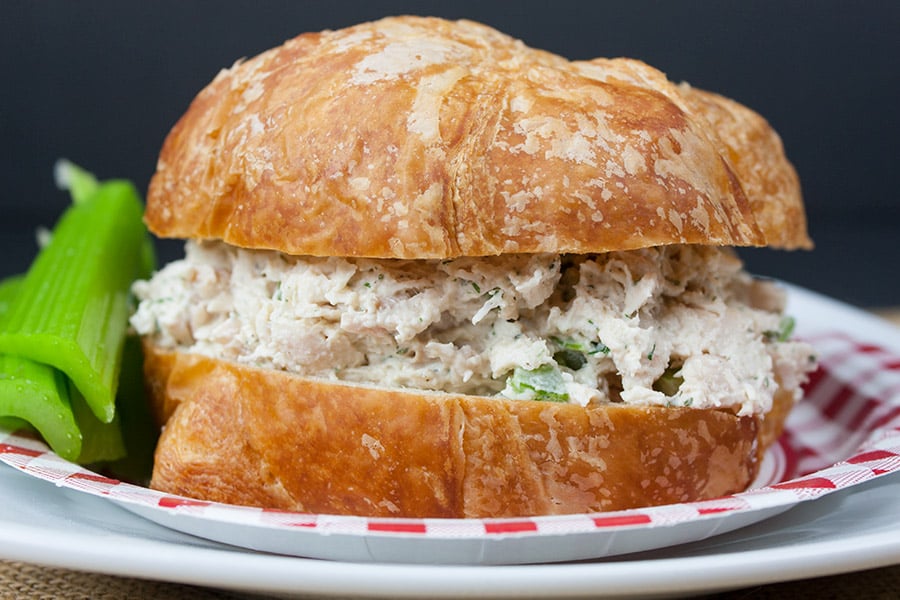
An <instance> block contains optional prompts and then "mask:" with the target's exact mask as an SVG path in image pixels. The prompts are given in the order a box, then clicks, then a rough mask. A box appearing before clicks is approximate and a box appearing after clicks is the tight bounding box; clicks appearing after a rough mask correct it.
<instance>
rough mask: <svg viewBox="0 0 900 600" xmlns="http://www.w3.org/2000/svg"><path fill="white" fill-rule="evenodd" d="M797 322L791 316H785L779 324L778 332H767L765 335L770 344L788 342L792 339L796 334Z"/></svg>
mask: <svg viewBox="0 0 900 600" xmlns="http://www.w3.org/2000/svg"><path fill="white" fill-rule="evenodd" d="M795 326H796V321H795V320H794V317H791V316H790V315H784V316H783V317H781V320H780V321H779V322H778V331H766V332H764V333H763V335H764V336H765V338H766V340H768V341H770V342H786V341H788V340H789V339H791V336H792V335H793V334H794V327H795Z"/></svg>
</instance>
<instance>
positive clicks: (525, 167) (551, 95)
mask: <svg viewBox="0 0 900 600" xmlns="http://www.w3.org/2000/svg"><path fill="white" fill-rule="evenodd" d="M147 202H148V206H147V214H146V221H147V224H148V225H149V227H150V228H151V230H152V231H153V232H154V233H156V234H158V235H160V236H164V237H185V238H217V239H222V240H224V241H226V242H228V243H230V244H233V245H237V246H242V247H249V248H269V249H276V250H281V251H283V252H286V253H289V254H303V255H317V256H331V255H338V256H368V257H382V258H392V257H402V258H447V257H454V256H460V255H470V256H481V255H494V254H501V253H510V252H553V253H589V252H605V251H610V250H627V249H634V248H641V247H647V246H654V245H662V244H670V243H697V244H718V245H733V246H744V245H757V246H761V245H774V246H782V247H787V248H794V247H808V246H809V245H810V241H809V239H808V237H807V234H806V223H805V217H804V214H803V206H802V200H801V196H800V188H799V184H798V182H797V178H796V175H795V174H794V171H793V168H792V167H791V165H790V163H789V162H788V161H787V159H786V158H785V156H784V153H783V151H782V148H781V143H780V140H779V139H778V136H777V135H776V134H775V132H774V131H772V129H771V128H770V127H769V126H768V124H767V123H766V122H765V121H764V120H763V119H762V118H761V117H759V116H758V115H756V114H755V113H753V112H752V111H750V110H749V109H746V108H744V107H742V106H740V105H738V104H736V103H734V102H731V101H728V100H725V99H723V98H720V97H718V96H714V95H711V94H706V93H703V92H700V91H697V90H694V89H692V88H689V87H687V86H681V87H679V86H676V85H674V84H672V83H671V82H669V81H668V80H667V79H666V78H665V76H664V75H663V74H662V73H660V72H659V71H656V70H655V69H652V68H651V67H648V66H647V65H645V64H643V63H640V62H638V61H632V60H625V59H617V60H606V59H597V60H594V61H587V62H570V61H568V60H566V59H564V58H561V57H559V56H556V55H553V54H550V53H547V52H543V51H539V50H534V49H531V48H528V47H526V46H525V45H524V44H522V43H521V42H519V41H517V40H514V39H512V38H510V37H507V36H505V35H503V34H501V33H499V32H497V31H495V30H493V29H491V28H488V27H486V26H483V25H479V24H476V23H472V22H468V21H459V22H449V21H444V20H441V19H429V18H417V17H398V18H389V19H384V20H381V21H376V22H374V23H366V24H362V25H359V26H356V27H350V28H348V29H343V30H339V31H330V32H322V33H313V34H304V35H301V36H299V37H297V38H295V39H292V40H290V41H288V42H286V43H285V44H284V45H283V46H280V47H278V48H274V49H272V50H270V51H268V52H265V53H263V54H261V55H259V56H257V57H255V58H253V59H250V60H247V61H245V62H242V63H239V64H237V65H235V66H234V67H233V68H232V69H229V70H226V71H223V72H222V73H220V74H219V76H217V77H216V78H215V80H214V81H213V82H212V83H211V84H210V85H209V86H208V87H207V88H206V89H204V90H203V91H202V92H201V93H200V94H199V95H198V96H197V98H196V99H195V100H194V102H193V103H192V105H191V107H190V109H189V110H188V112H187V113H186V114H185V115H184V116H183V117H182V119H181V120H180V121H179V122H178V123H177V125H176V126H175V127H174V128H173V130H172V132H171V133H170V135H169V136H168V138H167V139H166V141H165V144H164V147H163V150H162V153H161V155H160V159H159V164H158V170H157V173H156V174H155V175H154V177H153V180H152V182H151V185H150V189H149V192H148V199H147Z"/></svg>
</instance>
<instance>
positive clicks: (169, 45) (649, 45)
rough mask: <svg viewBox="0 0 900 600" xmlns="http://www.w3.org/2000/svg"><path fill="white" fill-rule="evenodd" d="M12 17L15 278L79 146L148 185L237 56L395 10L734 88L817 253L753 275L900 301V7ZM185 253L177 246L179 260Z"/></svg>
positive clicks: (781, 258) (113, 9) (75, 9)
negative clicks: (60, 164) (770, 141)
mask: <svg viewBox="0 0 900 600" xmlns="http://www.w3.org/2000/svg"><path fill="white" fill-rule="evenodd" d="M0 10H2V12H0V15H2V16H0V76H2V80H0V81H2V83H0V148H2V164H0V175H2V180H0V183H2V187H0V215H2V224H0V228H2V240H0V252H2V261H0V275H6V274H10V273H13V272H17V271H21V270H23V269H25V268H26V266H27V264H28V261H29V259H30V257H31V255H32V254H33V252H34V248H35V246H34V241H33V237H34V236H33V231H34V229H35V228H36V227H37V226H39V225H49V224H52V222H53V220H54V219H55V218H56V216H57V215H58V214H59V211H60V210H62V208H63V207H64V206H65V204H66V203H67V198H66V196H65V195H64V194H61V193H59V192H58V191H56V190H55V188H54V186H53V183H52V173H51V171H52V165H53V163H54V161H55V160H56V159H57V158H58V157H68V158H70V159H72V160H74V161H75V162H77V163H79V164H81V165H83V166H85V167H87V168H89V169H91V170H93V171H95V172H96V173H97V174H98V175H100V176H101V177H104V178H106V177H127V178H130V179H132V180H134V181H135V182H136V183H137V184H138V186H139V187H140V188H141V189H146V185H147V182H148V180H149V178H150V175H151V173H152V171H153V167H154V164H155V159H156V155H157V153H158V151H159V147H160V145H161V143H162V140H163V137H164V136H165V134H166V133H167V131H168V130H169V128H170V127H171V126H172V124H174V122H175V120H176V119H177V118H178V117H179V116H180V115H181V113H182V112H183V111H184V110H185V109H186V107H187V105H188V103H189V102H190V100H191V98H192V97H193V96H194V95H195V94H196V92H197V91H199V90H200V88H201V87H203V86H204V85H205V84H206V83H207V82H208V81H209V80H210V79H211V78H212V77H213V76H214V75H215V73H216V72H217V71H218V70H219V69H220V68H222V67H226V66H229V65H231V64H232V63H233V62H234V60H235V59H237V58H239V57H243V56H252V55H254V54H256V53H258V52H261V51H262V50H265V49H267V48H269V47H271V46H274V45H277V44H279V43H281V42H282V41H283V40H285V39H287V38H290V37H293V36H294V35H296V34H298V33H301V32H303V31H313V30H320V29H323V28H338V27H343V26H346V25H350V24H353V23H356V22H359V21H363V20H370V19H374V18H378V17H380V16H384V15H388V14H400V13H412V14H427V15H438V16H444V17H451V18H457V17H466V18H471V19H475V20H479V21H483V22H485V23H487V24H490V25H493V26H495V27H497V28H498V29H501V30H503V31H505V32H507V33H509V34H512V35H514V36H516V37H519V38H522V39H523V40H524V41H525V42H526V43H528V44H530V45H532V46H537V47H541V48H545V49H548V50H551V51H554V52H557V53H559V54H562V55H564V56H567V57H569V58H590V57H594V56H610V57H612V56H629V57H634V58H640V59H642V60H645V61H646V62H648V63H650V64H651V65H653V66H656V67H657V68H660V69H661V70H663V71H665V72H666V73H667V74H668V75H669V77H670V78H671V79H673V80H675V81H680V80H686V81H689V82H690V83H692V84H693V85H695V86H698V87H703V88H707V89H711V90H714V91H718V92H720V93H723V94H725V95H727V96H730V97H733V98H735V99H737V100H739V101H740V102H743V103H744V104H747V105H748V106H750V107H752V108H754V109H756V110H757V111H759V112H760V113H762V114H763V115H764V116H765V117H766V118H767V119H768V120H769V121H770V122H771V123H772V124H773V126H774V127H775V128H776V129H777V130H778V131H779V133H780V134H781V136H782V139H783V140H784V143H785V146H786V148H787V152H788V156H789V157H790V158H791V159H792V161H793V162H794V164H795V166H796V167H797V170H798V171H799V173H800V176H801V180H802V183H803V187H804V193H805V197H806V203H807V210H808V215H809V221H810V230H811V233H812V236H813V238H814V240H815V241H816V242H817V248H816V250H814V251H813V252H796V253H787V252H776V251H771V250H753V251H746V252H743V253H742V254H743V256H744V258H745V260H746V261H747V263H748V266H749V268H750V269H751V270H752V271H754V272H756V273H760V274H767V275H773V276H777V277H781V278H784V279H786V280H789V281H792V282H794V283H797V284H800V285H803V286H805V287H808V288H811V289H814V290H817V291H820V292H823V293H825V294H828V295H831V296H834V297H836V298H839V299H841V300H844V301H846V302H850V303H853V304H856V305H862V306H886V305H893V304H900V269H898V267H897V262H898V258H900V250H898V244H900V198H898V195H897V189H896V183H895V182H896V180H897V163H898V159H900V152H898V149H900V141H898V140H900V118H898V114H900V81H898V76H900V75H898V74H900V68H898V67H900V61H898V57H900V42H898V39H900V3H898V2H893V1H887V0H885V1H881V2H871V1H870V2H838V1H834V0H829V1H818V2H774V1H766V2H729V1H719V2H712V1H709V2H674V1H659V2H654V1H648V0H631V1H626V0H622V1H619V2H570V1H563V0H557V1H550V2H539V1H529V2H490V1H488V0H479V1H470V0H455V1H448V0H445V1H442V2H399V1H393V2H390V1H382V2H378V1H375V0H373V1H370V2H364V3H360V2H340V1H326V2H319V1H316V2H299V1H296V2H289V1H286V0H284V1H263V0H260V1H254V2H244V3H238V2H212V1H206V2H184V1H175V0H165V1H152V2H140V3H138V2H121V1H111V0H110V1H103V2H88V1H85V2H71V1H65V0H45V1H34V0H27V1H26V0H12V1H10V0H6V1H5V2H4V3H3V6H2V9H0ZM178 253H180V246H175V247H173V246H171V245H167V246H165V247H164V250H163V254H164V257H170V256H172V255H173V254H178Z"/></svg>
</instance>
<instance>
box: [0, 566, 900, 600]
mask: <svg viewBox="0 0 900 600" xmlns="http://www.w3.org/2000/svg"><path fill="white" fill-rule="evenodd" d="M898 558H900V557H898ZM261 597H262V596H257V595H252V594H241V593H236V592H227V591H219V590H211V589H206V588H202V587H195V586H190V585H180V584H175V583H164V582H158V581H146V580H142V579H134V578H127V577H111V576H108V575H98V574H95V573H82V572H79V571H70V570H67V569H57V568H49V567H40V566H35V565H31V564H26V563H21V562H14V561H0V600H20V599H23V598H35V599H40V600H57V599H62V600H120V599H129V600H134V599H137V598H165V599H167V600H249V599H258V598H261ZM310 598H312V596H310ZM323 598H324V597H323ZM698 598H701V599H702V598H706V599H708V600H769V599H779V600H780V599H782V598H788V599H791V600H806V599H810V600H812V599H815V600H829V599H832V598H833V599H843V598H852V599H853V600H869V599H871V600H896V599H897V598H900V565H896V566H893V567H885V568H882V569H872V570H869V571H861V572H858V573H848V574H844V575H834V576H830V577H820V578H817V579H810V580H802V581H792V582H785V583H778V584H772V585H765V586H758V587H753V588H746V589H741V590H735V591H731V592H726V593H721V594H713V595H707V596H700V597H698ZM330 599H331V600H340V599H339V598H335V597H330Z"/></svg>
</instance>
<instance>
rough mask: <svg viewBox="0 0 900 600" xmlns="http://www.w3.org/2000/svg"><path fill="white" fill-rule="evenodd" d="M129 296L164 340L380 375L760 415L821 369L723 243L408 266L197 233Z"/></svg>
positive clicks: (420, 383) (520, 395) (339, 373)
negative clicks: (778, 394) (249, 245)
mask: <svg viewBox="0 0 900 600" xmlns="http://www.w3.org/2000/svg"><path fill="white" fill-rule="evenodd" d="M134 293H135V295H136V296H137V298H138V299H139V300H140V304H139V306H138V308H137V310H136V312H135V313H134V315H133V317H132V319H131V323H132V325H133V327H134V328H135V330H136V331H137V332H138V333H140V334H141V335H152V336H154V339H155V342H156V343H157V344H159V345H160V346H163V347H167V348H177V349H179V350H181V351H185V352H195V353H200V354H205V355H210V356H215V357H220V358H224V359H228V360H233V361H238V362H241V363H246V364H251V365H258V366H261V367H268V368H275V369H283V370H286V371H290V372H293V373H298V374H301V375H305V376H311V377H324V378H330V379H335V380H342V381H352V382H365V383H372V384H377V385H380V386H387V387H405V388H415V389H424V390H442V391H447V392H456V393H464V394H478V395H499V396H504V397H508V398H514V399H543V400H555V401H567V402H576V403H579V404H581V405H587V404H589V403H591V402H624V403H627V404H635V405H669V406H692V407H696V408H709V407H727V408H731V409H733V410H735V411H736V412H737V413H738V414H741V415H750V414H763V413H765V412H766V411H768V410H769V409H770V407H771V404H772V397H773V394H774V392H775V390H776V389H777V385H778V384H777V383H776V381H777V382H778V383H780V385H781V386H783V387H786V388H787V389H790V390H792V391H794V393H795V394H797V395H799V393H800V390H799V387H800V386H801V385H802V383H803V382H804V381H805V379H806V374H807V373H808V372H809V371H810V370H811V369H812V368H813V367H814V363H815V359H814V356H813V354H814V353H813V350H812V348H810V347H809V346H808V345H807V344H805V343H803V342H799V341H793V340H790V339H788V338H789V331H788V330H787V329H788V328H787V325H788V324H789V321H787V320H786V319H785V317H784V316H783V315H782V311H783V305H784V297H783V293H782V291H781V290H780V289H779V288H778V287H777V286H776V285H774V284H772V283H770V282H765V281H760V280H756V279H753V278H751V277H750V276H749V275H747V274H746V273H745V272H744V271H743V269H742V265H741V263H740V261H739V259H738V258H737V257H736V256H735V255H734V253H733V252H732V251H730V250H728V249H723V248H714V247H704V246H668V247H661V248H648V249H643V250H633V251H627V252H612V253H608V254H601V255H596V256H558V255H512V256H502V257H488V258H458V259H454V260H444V261H438V260H422V261H402V260H372V259H345V258H311V257H292V256H286V255H283V254H280V253H278V252H274V251H258V250H244V249H239V248H234V247H231V246H228V245H226V244H223V243H220V242H204V243H197V242H188V243H187V246H186V256H185V258H184V259H183V260H180V261H177V262H174V263H171V264H169V265H168V266H166V267H165V268H164V269H162V270H161V271H159V272H158V273H157V274H156V275H155V276H154V277H153V278H152V279H151V280H150V281H141V282H137V283H136V284H135V285H134Z"/></svg>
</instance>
